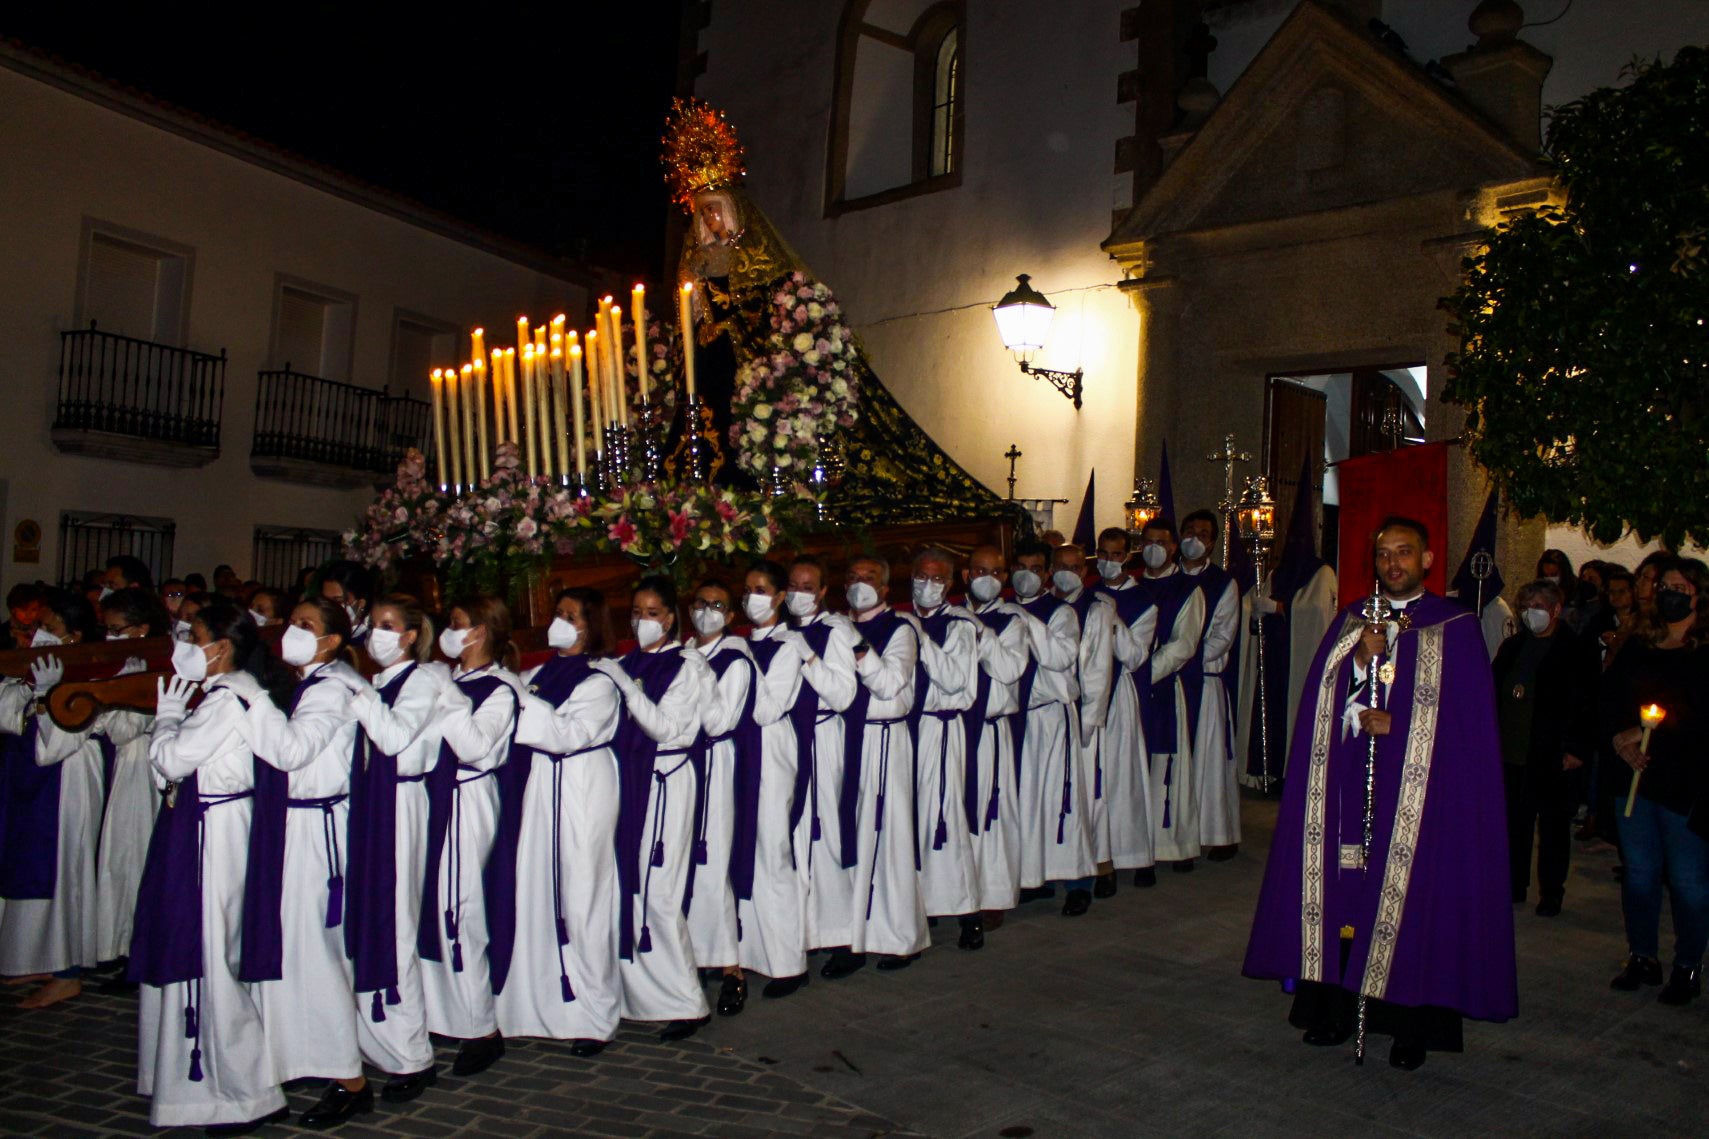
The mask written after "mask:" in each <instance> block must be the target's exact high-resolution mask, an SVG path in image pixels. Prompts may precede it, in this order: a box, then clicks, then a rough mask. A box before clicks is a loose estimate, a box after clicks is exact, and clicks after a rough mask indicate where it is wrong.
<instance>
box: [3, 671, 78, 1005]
mask: <svg viewBox="0 0 1709 1139" xmlns="http://www.w3.org/2000/svg"><path fill="white" fill-rule="evenodd" d="M34 704H35V690H34V688H32V687H31V686H30V684H29V683H27V682H19V681H8V682H6V683H5V684H4V685H0V732H4V733H6V734H8V735H22V734H23V733H24V732H35V733H37V735H36V766H38V767H51V766H53V765H55V764H58V765H59V835H58V840H57V849H56V850H55V852H54V883H53V897H51V898H10V899H7V900H6V901H5V902H4V903H0V975H5V976H10V977H17V976H25V975H28V974H31V973H55V972H59V971H61V970H64V969H72V968H78V967H82V968H88V967H90V966H93V965H95V964H97V963H98V962H99V959H100V955H99V945H98V944H97V937H96V932H97V931H96V916H95V914H96V885H95V846H96V841H97V839H96V835H97V832H98V830H99V829H100V825H101V749H100V746H99V745H98V744H97V743H96V742H95V740H94V739H93V738H92V737H91V736H90V734H89V733H88V732H80V733H77V734H76V735H71V734H68V733H65V732H62V731H60V730H59V729H58V728H56V727H54V725H53V722H52V721H51V720H49V719H47V717H45V716H35V715H26V713H27V712H28V711H29V710H30V709H31V708H32V707H33V706H34Z"/></svg>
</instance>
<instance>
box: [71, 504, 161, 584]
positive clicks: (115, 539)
mask: <svg viewBox="0 0 1709 1139" xmlns="http://www.w3.org/2000/svg"><path fill="white" fill-rule="evenodd" d="M177 529H178V525H177V523H175V522H173V521H172V519H170V518H145V517H142V516H141V515H136V514H99V513H95V512H93V511H87V510H67V511H65V512H64V513H62V514H61V515H60V516H59V580H60V581H61V582H64V583H65V584H68V585H69V584H71V583H73V582H76V581H80V580H81V579H82V577H83V575H84V573H86V572H87V571H89V570H92V569H103V568H105V567H106V564H107V559H108V558H112V557H117V556H118V555H120V554H129V555H131V556H132V557H136V558H141V559H142V563H143V565H145V566H147V567H148V569H149V572H150V573H152V574H153V575H154V580H155V581H161V580H163V579H165V578H168V577H171V576H172V543H173V538H174V536H175V534H176V533H177Z"/></svg>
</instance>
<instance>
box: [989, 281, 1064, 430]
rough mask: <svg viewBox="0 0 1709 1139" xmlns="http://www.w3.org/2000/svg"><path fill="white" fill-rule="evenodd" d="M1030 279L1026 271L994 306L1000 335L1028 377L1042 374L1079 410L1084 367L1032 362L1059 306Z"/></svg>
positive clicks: (993, 313) (993, 312)
mask: <svg viewBox="0 0 1709 1139" xmlns="http://www.w3.org/2000/svg"><path fill="white" fill-rule="evenodd" d="M1029 280H1030V278H1029V277H1028V276H1027V275H1026V274H1025V273H1022V274H1020V275H1019V276H1018V277H1016V278H1015V287H1014V288H1013V289H1011V290H1009V292H1008V293H1006V294H1005V295H1004V297H1003V299H1002V300H1000V301H998V302H997V303H996V305H995V306H994V307H993V308H992V309H991V314H992V315H993V316H995V317H996V318H997V332H998V335H1000V336H1002V338H1003V346H1004V347H1005V348H1007V349H1008V350H1009V351H1010V352H1013V353H1014V354H1015V359H1016V360H1017V361H1018V362H1019V363H1020V365H1021V371H1023V372H1025V373H1026V374H1027V375H1029V376H1042V377H1044V378H1045V379H1047V380H1049V381H1050V382H1051V383H1052V384H1053V385H1054V386H1055V387H1056V390H1057V391H1059V392H1061V393H1062V394H1063V395H1065V396H1067V397H1068V398H1069V399H1071V400H1073V401H1074V410H1076V411H1078V410H1080V397H1081V395H1082V394H1083V392H1084V391H1085V385H1084V383H1083V379H1084V375H1083V373H1082V372H1081V370H1080V369H1079V368H1076V369H1074V371H1072V372H1059V371H1056V370H1054V369H1051V368H1035V367H1033V365H1032V362H1031V361H1032V356H1033V353H1035V352H1037V351H1038V350H1039V349H1041V348H1043V347H1044V338H1045V334H1046V333H1048V332H1049V331H1050V321H1051V318H1052V317H1054V316H1055V315H1056V306H1055V305H1052V304H1051V303H1050V302H1049V301H1048V300H1046V299H1045V296H1044V294H1043V293H1041V292H1039V291H1038V290H1037V289H1035V288H1033V287H1032V286H1031V285H1030V284H1028V283H1027V282H1028V281H1029Z"/></svg>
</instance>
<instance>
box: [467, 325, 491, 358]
mask: <svg viewBox="0 0 1709 1139" xmlns="http://www.w3.org/2000/svg"><path fill="white" fill-rule="evenodd" d="M469 342H470V343H471V344H472V345H474V347H473V349H472V350H471V351H470V352H469V358H470V359H473V360H485V359H486V358H487V330H486V329H484V328H477V329H475V331H473V332H471V333H469Z"/></svg>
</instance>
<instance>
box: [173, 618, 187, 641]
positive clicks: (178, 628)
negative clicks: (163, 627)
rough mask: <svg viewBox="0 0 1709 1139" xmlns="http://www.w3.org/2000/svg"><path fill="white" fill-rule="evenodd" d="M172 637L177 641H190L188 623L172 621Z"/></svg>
mask: <svg viewBox="0 0 1709 1139" xmlns="http://www.w3.org/2000/svg"><path fill="white" fill-rule="evenodd" d="M172 636H173V638H174V639H176V640H179V641H187V640H189V639H190V622H188V621H174V622H172Z"/></svg>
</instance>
